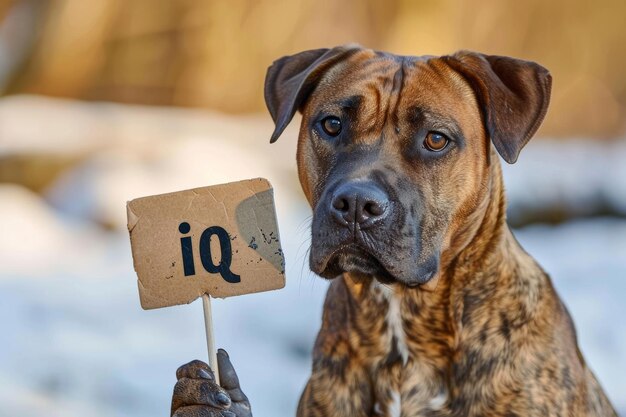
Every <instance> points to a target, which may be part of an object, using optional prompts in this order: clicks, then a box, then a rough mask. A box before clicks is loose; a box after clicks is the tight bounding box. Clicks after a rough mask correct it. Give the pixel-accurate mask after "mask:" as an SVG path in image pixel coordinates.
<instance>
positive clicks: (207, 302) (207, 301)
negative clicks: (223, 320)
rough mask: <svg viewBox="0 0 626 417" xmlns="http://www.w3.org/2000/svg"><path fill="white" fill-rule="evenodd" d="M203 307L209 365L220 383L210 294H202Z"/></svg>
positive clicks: (216, 380)
mask: <svg viewBox="0 0 626 417" xmlns="http://www.w3.org/2000/svg"><path fill="white" fill-rule="evenodd" d="M202 307H204V329H205V330H206V347H207V349H208V351H209V366H210V367H211V370H213V374H214V375H215V382H217V383H218V384H219V383H220V371H219V369H218V366H217V349H215V336H214V335H213V316H212V314H211V297H210V296H209V294H203V295H202Z"/></svg>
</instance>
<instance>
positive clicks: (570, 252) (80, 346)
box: [0, 97, 626, 417]
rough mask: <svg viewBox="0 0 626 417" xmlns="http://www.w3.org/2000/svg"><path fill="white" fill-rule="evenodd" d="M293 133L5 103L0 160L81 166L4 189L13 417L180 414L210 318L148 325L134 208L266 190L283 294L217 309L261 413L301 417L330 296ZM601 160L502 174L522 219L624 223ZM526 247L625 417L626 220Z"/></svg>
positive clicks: (582, 224) (222, 332)
mask: <svg viewBox="0 0 626 417" xmlns="http://www.w3.org/2000/svg"><path fill="white" fill-rule="evenodd" d="M24 121H27V122H26V123H24ZM34 121H36V122H34ZM295 132H296V126H291V127H290V130H289V131H288V132H287V134H286V136H285V137H283V138H281V140H280V141H279V142H278V143H277V144H275V145H272V146H269V145H268V144H267V142H268V138H269V134H270V133H271V126H270V125H269V124H268V123H267V117H246V118H227V117H221V116H217V115H211V114H204V113H201V112H194V111H180V110H166V109H151V108H141V107H127V106H116V105H108V104H100V105H97V104H96V105H84V104H76V103H73V102H64V101H52V100H44V99H40V98H29V97H25V98H24V97H22V98H14V99H5V100H1V101H0V156H3V155H13V154H18V153H22V154H30V153H35V152H39V153H54V152H57V153H59V152H60V153H65V154H77V155H78V154H79V155H81V161H82V162H81V163H79V164H77V165H76V166H75V167H74V168H73V169H72V170H71V171H69V172H68V173H67V174H66V175H63V176H62V177H60V178H59V179H57V180H56V181H54V183H53V184H52V185H51V186H50V187H49V188H48V189H47V190H46V192H45V193H44V197H43V198H42V196H40V195H38V194H34V193H32V192H30V191H27V190H26V189H25V188H23V187H21V186H18V185H13V184H0V230H1V233H0V265H2V266H1V267H0V329H2V335H3V339H2V340H3V343H0V415H7V416H8V415H19V416H22V417H29V416H41V415H46V416H53V417H55V416H63V417H73V416H84V415H89V416H94V417H98V416H125V417H140V416H150V417H153V416H157V415H168V413H169V401H170V395H171V389H172V386H173V383H174V380H175V379H174V371H175V369H176V368H177V367H178V366H179V365H180V364H182V363H184V362H186V361H188V360H190V359H193V358H200V359H204V358H205V357H206V345H205V341H204V329H203V323H202V311H201V310H202V307H201V305H200V302H199V301H197V302H194V303H193V304H191V305H189V306H181V307H174V308H168V309H161V310H153V311H143V310H141V308H140V307H139V300H138V295H137V288H136V277H135V275H134V271H133V269H132V261H131V255H130V248H129V243H128V236H127V234H126V233H125V230H124V226H125V210H124V204H125V201H126V200H129V199H131V198H134V197H138V196H141V195H148V194H152V193H157V192H166V191H173V190H177V189H183V188H191V187H195V186H202V185H208V184H212V183H219V182H224V181H229V180H235V179H240V178H246V177H256V176H265V177H267V178H269V179H270V180H271V181H272V183H273V184H274V186H275V189H276V199H277V204H278V218H279V223H280V228H281V235H282V241H283V245H284V250H285V254H286V259H287V287H286V288H285V289H284V290H282V291H276V292H269V293H263V294H256V295H248V296H242V297H238V298H236V299H235V298H233V299H227V300H216V301H215V302H214V310H215V320H216V322H215V331H216V335H217V343H218V345H219V346H222V347H225V348H226V349H227V350H228V351H229V353H230V355H231V358H232V360H233V362H234V364H235V366H236V368H237V369H238V372H239V374H240V378H241V380H242V385H243V387H244V389H245V391H246V392H247V393H248V395H249V397H250V399H251V402H252V405H253V410H254V412H255V415H256V416H290V415H293V414H294V411H295V406H296V402H297V399H298V396H299V394H300V391H301V389H302V387H303V386H304V383H305V381H306V378H307V375H308V372H309V367H310V358H309V354H310V349H311V346H312V344H313V340H314V337H315V333H316V330H317V327H318V325H319V318H320V313H321V303H322V299H323V296H324V293H325V288H326V283H325V282H323V281H322V280H321V279H319V278H316V277H314V276H313V275H312V274H311V273H310V272H308V268H307V267H306V259H305V255H306V249H307V247H308V238H307V236H308V216H309V211H308V208H307V206H306V204H305V202H304V201H303V199H302V197H301V194H300V192H299V190H298V185H297V179H296V175H295V162H294V152H295V151H294V149H295V140H294V139H295V134H296V133H295ZM588 146H589V145H588V144H587V143H585V142H582V141H581V142H578V143H574V144H571V145H570V144H566V143H563V142H561V143H550V142H548V143H540V142H536V143H532V142H531V144H530V145H529V147H528V149H527V152H525V153H524V154H523V155H522V157H521V158H520V163H519V164H516V165H514V166H510V167H506V168H505V175H506V180H507V188H508V190H509V194H510V200H511V204H512V210H521V212H523V210H522V209H523V208H524V207H530V206H531V205H532V208H533V209H534V210H537V208H539V209H541V208H542V207H546V206H554V205H557V206H560V205H562V204H567V205H568V206H573V208H574V211H576V210H582V211H581V214H586V211H585V210H588V209H589V207H590V206H593V205H597V204H598V200H599V199H603V201H604V202H603V203H602V205H603V206H607V205H611V204H612V205H613V206H612V207H613V209H614V211H616V212H618V213H619V212H620V210H622V209H623V210H624V212H626V204H624V199H625V198H626V197H625V196H626V172H625V171H624V167H625V166H626V164H624V163H623V162H622V161H626V146H624V145H623V142H622V143H619V142H618V143H616V144H611V145H607V146H608V149H604V150H602V149H598V147H596V148H594V150H592V151H589V150H588V148H587V147H588ZM603 152H604V153H603ZM585 153H588V154H589V155H591V156H590V158H586V159H584V160H582V161H581V158H582V157H583V156H584V154H585ZM589 159H590V160H591V161H592V162H591V163H590V162H589ZM583 162H585V163H586V164H587V165H585V167H586V169H585V170H584V172H585V174H583V170H582V169H581V164H582V163H583ZM590 167H591V169H590ZM559 178H562V180H560V179H559ZM611 184H612V186H611ZM550 190H552V192H550ZM563 202H565V203H563ZM591 211H592V212H593V211H594V210H591ZM599 211H602V210H599ZM513 215H515V214H513ZM520 216H521V214H520ZM101 225H107V226H108V227H109V228H110V229H109V230H108V231H106V230H104V229H103V228H102V226H101ZM516 234H517V236H518V238H519V240H520V241H521V243H522V244H523V245H524V247H525V248H526V249H527V250H528V251H529V252H530V253H531V254H532V255H533V256H535V257H536V258H537V259H538V260H539V262H540V263H541V264H542V265H543V266H544V268H545V269H546V270H548V271H549V272H550V274H551V275H552V277H553V279H554V281H555V284H556V287H557V289H558V290H559V292H560V294H561V296H562V297H563V298H564V300H565V303H566V304H567V305H568V307H569V309H570V312H571V313H572V315H573V317H574V321H575V322H576V324H577V327H578V336H579V340H580V345H581V349H582V351H583V353H584V354H585V356H586V358H587V361H588V363H589V364H590V365H591V367H592V369H594V371H595V372H596V374H597V376H598V378H599V379H600V381H601V383H602V384H603V386H604V387H605V388H606V390H607V392H608V393H609V396H610V397H611V398H612V400H613V402H614V404H615V405H616V406H617V407H618V408H619V410H621V411H622V413H624V412H626V378H624V377H623V375H625V374H626V321H624V320H622V319H621V318H622V317H625V316H626V303H624V301H623V299H624V297H625V296H626V220H623V219H618V218H595V219H588V220H576V221H571V222H567V223H563V224H561V225H558V226H529V227H525V228H524V229H522V230H519V231H517V233H516Z"/></svg>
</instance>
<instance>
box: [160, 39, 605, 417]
mask: <svg viewBox="0 0 626 417" xmlns="http://www.w3.org/2000/svg"><path fill="white" fill-rule="evenodd" d="M551 82H552V81H551V76H550V74H549V72H548V71H547V70H546V69H545V68H543V67H542V66H540V65H538V64H536V63H533V62H528V61H523V60H519V59H514V58H509V57H503V56H490V55H484V54H480V53H475V52H468V51H461V52H457V53H455V54H453V55H448V56H441V57H434V56H422V57H412V56H398V55H393V54H389V53H384V52H378V51H374V50H371V49H366V48H362V47H359V46H355V45H348V46H340V47H336V48H332V49H317V50H311V51H305V52H301V53H299V54H296V55H293V56H287V57H283V58H281V59H279V60H277V61H275V62H274V63H273V65H272V66H270V68H269V69H268V72H267V77H266V83H265V100H266V103H267V107H268V109H269V112H270V114H271V116H272V118H273V120H274V122H275V130H274V132H273V134H272V136H271V142H274V141H276V140H277V139H278V137H279V136H280V135H281V133H282V132H283V130H284V129H285V128H286V126H287V125H288V124H289V122H290V121H291V119H292V118H293V116H294V114H295V113H296V112H297V111H300V112H301V113H302V123H301V127H300V133H299V141H298V150H297V162H298V174H299V178H300V182H301V184H302V188H303V190H304V194H305V196H306V198H307V199H308V201H309V203H310V205H311V207H312V208H313V220H312V227H311V229H312V241H311V252H310V267H311V269H312V271H314V272H315V273H316V274H318V275H320V276H321V277H324V278H327V279H330V280H332V282H331V284H330V287H329V290H328V294H327V297H326V301H325V304H324V313H323V321H322V327H321V330H320V332H319V335H318V337H317V340H316V342H315V347H314V353H313V369H312V375H311V378H310V380H309V381H308V384H307V385H306V388H305V390H304V393H303V395H302V397H301V399H300V403H299V405H298V410H297V415H298V416H300V417H317V416H320V417H321V416H334V417H343V416H345V417H358V416H363V417H365V416H386V417H399V416H405V417H409V416H411V417H412V416H459V417H461V416H463V417H466V416H502V417H515V416H519V417H522V416H542V417H543V416H568V417H577V416H617V414H616V412H615V411H614V409H613V407H612V406H611V404H610V402H609V400H608V399H607V397H606V395H605V394H604V393H603V391H602V389H601V387H600V385H599V383H598V382H597V380H596V378H595V377H594V375H593V373H592V372H591V370H590V369H589V368H588V367H587V365H586V364H585V361H584V359H583V357H582V355H581V353H580V350H579V349H578V345H577V340H576V332H575V329H574V325H573V322H572V319H571V317H570V315H569V313H568V311H567V309H566V308H565V306H564V305H563V303H562V302H561V300H560V299H559V297H558V295H557V293H556V292H555V290H554V288H553V286H552V284H551V281H550V278H549V276H548V275H547V274H546V273H545V272H544V271H543V270H542V269H541V267H540V266H539V265H538V264H537V262H536V261H535V260H534V259H533V258H532V257H531V256H530V255H528V254H527V253H526V252H525V251H524V250H523V249H522V247H521V246H520V244H519V243H518V242H517V241H516V240H515V237H514V236H513V234H512V233H511V231H510V230H509V228H508V226H507V224H506V213H505V211H506V203H505V195H504V188H503V184H502V173H501V166H500V162H499V158H498V154H499V155H500V157H502V159H504V160H505V161H506V162H507V163H514V162H515V161H516V160H517V157H518V155H519V153H520V151H521V150H522V148H523V147H524V146H525V145H526V143H527V142H528V141H529V140H530V138H531V137H532V136H533V135H534V133H535V132H536V131H537V129H538V128H539V125H540V124H541V122H542V120H543V118H544V116H545V114H546V111H547V108H548V103H549V100H550V90H551ZM220 358H221V359H220V364H219V367H220V370H221V371H222V372H221V373H222V375H226V377H225V379H224V377H222V385H223V386H224V389H222V388H220V387H219V386H218V385H217V384H216V383H215V381H214V377H213V375H212V373H211V370H210V369H209V368H208V366H207V365H206V364H204V363H202V362H199V361H195V362H192V363H190V364H187V365H184V366H183V367H181V368H180V369H179V370H178V376H179V380H178V382H177V385H176V387H175V391H174V398H173V405H172V414H173V415H175V416H187V417H189V416H196V415H198V416H199V415H207V416H208V415H229V414H228V413H231V414H230V415H233V414H234V415H237V416H240V417H243V416H249V415H251V411H250V404H249V402H248V400H247V398H246V397H245V395H243V393H242V392H241V389H240V387H239V383H238V380H236V374H235V372H234V369H233V368H232V365H231V364H230V361H229V360H228V357H227V355H226V354H225V353H224V352H221V353H220ZM200 374H201V375H200ZM217 396H221V398H222V400H223V401H222V403H219V401H218V400H217V399H216V398H217ZM194 413H195V414H194Z"/></svg>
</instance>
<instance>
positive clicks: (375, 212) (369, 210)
mask: <svg viewBox="0 0 626 417" xmlns="http://www.w3.org/2000/svg"><path fill="white" fill-rule="evenodd" d="M363 212H364V213H366V214H369V215H370V216H380V215H381V214H383V213H384V212H385V209H384V208H383V207H382V206H381V205H380V204H378V203H377V202H375V201H368V202H366V203H365V205H364V206H363Z"/></svg>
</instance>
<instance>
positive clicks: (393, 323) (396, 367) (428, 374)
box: [371, 287, 449, 417]
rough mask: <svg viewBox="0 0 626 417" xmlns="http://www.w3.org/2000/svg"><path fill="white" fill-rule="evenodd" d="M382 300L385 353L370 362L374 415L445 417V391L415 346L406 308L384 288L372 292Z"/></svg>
mask: <svg viewBox="0 0 626 417" xmlns="http://www.w3.org/2000/svg"><path fill="white" fill-rule="evenodd" d="M375 294H376V295H377V296H378V297H379V298H380V301H383V299H384V301H385V305H386V309H385V314H384V317H381V318H382V319H383V320H384V322H385V325H383V326H382V327H381V328H382V329H384V331H383V332H381V334H380V338H381V343H382V344H384V345H386V347H387V349H386V351H385V350H383V352H384V353H383V354H382V355H381V356H380V357H379V358H378V359H377V361H375V362H374V363H372V367H371V372H372V381H373V384H374V395H375V405H374V412H375V415H378V416H385V417H400V416H403V417H409V416H415V417H417V416H422V415H429V416H433V415H442V416H443V415H447V413H446V410H447V404H448V399H449V398H448V397H449V395H448V392H447V389H446V388H445V383H444V380H443V378H442V373H441V372H440V371H438V369H437V366H435V365H434V364H433V362H432V361H431V360H429V357H428V353H427V351H422V349H423V348H424V346H423V345H422V344H420V343H416V341H415V340H414V339H415V334H414V330H415V329H413V328H412V327H411V321H410V320H406V318H405V317H406V305H405V303H403V301H402V300H401V299H399V298H398V297H397V296H395V295H394V294H393V293H392V292H391V290H389V289H388V288H386V287H382V289H375Z"/></svg>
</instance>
